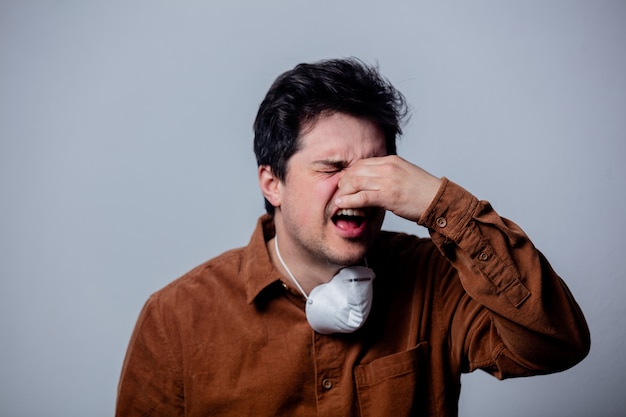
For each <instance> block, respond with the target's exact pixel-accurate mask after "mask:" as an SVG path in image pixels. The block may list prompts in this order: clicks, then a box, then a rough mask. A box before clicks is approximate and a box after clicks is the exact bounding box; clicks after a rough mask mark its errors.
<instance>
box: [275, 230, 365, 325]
mask: <svg viewBox="0 0 626 417" xmlns="http://www.w3.org/2000/svg"><path fill="white" fill-rule="evenodd" d="M274 248H275V250H276V255H277V257H278V260H279V261H280V263H281V264H282V266H283V267H284V268H285V270H286V271H287V274H288V275H289V277H290V278H291V279H292V281H293V282H294V283H295V284H296V286H297V287H298V289H299V290H300V292H301V293H302V295H304V297H305V298H306V299H307V302H306V308H305V312H306V318H307V321H308V322H309V324H310V325H311V327H312V328H313V330H315V331H316V332H318V333H320V334H332V333H352V332H354V331H356V330H358V329H359V328H361V326H363V324H364V323H365V320H367V317H368V316H369V313H370V310H371V309H372V299H373V296H374V287H373V281H374V278H375V277H376V274H374V271H373V270H371V269H370V268H367V267H364V266H350V267H346V268H343V269H341V270H340V271H339V272H338V273H337V274H336V275H335V276H334V277H333V278H332V279H331V280H330V281H329V282H327V283H325V284H320V285H318V286H317V287H315V288H313V290H312V291H311V294H309V295H308V296H307V295H306V293H305V292H304V290H303V289H302V287H301V286H300V283H299V282H298V280H297V279H296V277H295V276H294V275H293V274H292V273H291V271H290V270H289V268H288V267H287V265H286V264H285V261H283V258H282V256H281V254H280V250H279V249H278V236H276V237H275V238H274ZM366 264H367V263H366Z"/></svg>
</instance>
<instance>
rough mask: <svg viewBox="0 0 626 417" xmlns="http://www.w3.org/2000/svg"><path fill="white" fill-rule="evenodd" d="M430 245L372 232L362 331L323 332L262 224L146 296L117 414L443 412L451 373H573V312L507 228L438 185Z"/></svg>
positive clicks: (452, 393)
mask: <svg viewBox="0 0 626 417" xmlns="http://www.w3.org/2000/svg"><path fill="white" fill-rule="evenodd" d="M419 224H422V225H424V226H426V227H428V229H429V230H430V234H431V239H424V238H417V237H415V236H410V235H407V234H399V233H390V232H381V235H380V237H379V238H378V240H377V242H376V243H375V245H374V246H373V247H372V248H371V250H370V251H369V253H368V255H367V259H368V262H369V266H370V267H371V268H372V269H374V271H375V273H376V280H375V281H374V301H373V308H372V311H371V314H370V316H369V318H368V320H367V322H366V324H365V326H364V327H362V328H361V329H359V330H358V331H357V332H355V333H352V334H343V335H329V336H324V335H320V334H317V333H315V332H314V331H313V330H312V329H311V328H310V327H309V325H308V323H307V321H306V316H305V313H304V298H303V297H302V296H301V295H300V294H298V293H295V292H293V291H291V290H289V289H288V288H287V286H286V285H285V284H284V283H283V282H282V277H281V275H280V273H279V272H278V270H277V269H276V268H275V267H274V266H273V265H272V262H271V261H270V257H269V255H268V253H267V250H266V245H265V243H266V241H267V240H269V239H271V238H272V237H273V234H274V226H273V223H272V221H271V218H269V217H267V216H264V217H262V218H260V219H259V223H258V225H257V228H256V230H255V231H254V234H253V235H252V238H251V240H250V243H249V244H248V246H246V247H244V248H240V249H235V250H232V251H229V252H226V253H224V254H222V255H220V256H218V257H217V258H215V259H212V260H210V261H208V262H206V263H205V264H203V265H201V266H199V267H197V268H195V269H194V270H192V271H190V272H189V273H187V274H186V275H184V276H183V277H181V278H179V279H178V280H176V281H174V282H172V283H171V284H170V285H168V286H167V287H165V288H164V289H162V290H160V291H159V292H157V293H155V294H154V295H152V296H151V297H150V299H149V300H148V302H147V303H146V305H145V306H144V308H143V310H142V312H141V314H140V316H139V319H138V321H137V324H136V327H135V330H134V332H133V335H132V338H131V341H130V344H129V347H128V352H127V355H126V359H125V361H124V366H123V369H122V375H121V379H120V383H119V388H118V400H117V413H116V415H117V416H119V417H133V416H151V417H156V416H168V417H174V416H188V417H192V416H193V417H196V416H203V417H204V416H237V417H241V416H255V417H260V416H333V417H336V416H394V417H399V416H455V415H457V408H458V398H459V391H460V376H461V373H463V372H470V371H473V370H475V369H478V368H481V369H483V370H485V371H487V372H489V373H491V374H493V375H494V376H496V377H498V378H507V377H513V376H522V375H533V374H544V373H549V372H556V371H560V370H564V369H567V368H568V367H570V366H573V365H574V364H576V363H577V362H579V361H580V360H582V358H584V357H585V355H586V354H587V352H588V349H589V344H590V341H589V332H588V328H587V325H586V323H585V319H584V317H583V315H582V313H581V311H580V309H579V308H578V306H577V304H576V302H575V301H574V299H573V298H572V296H571V294H570V292H569V291H568V289H567V287H566V286H565V284H564V283H563V282H562V281H561V280H560V278H559V277H558V276H557V275H556V274H555V273H554V272H553V270H552V269H551V267H550V266H549V264H548V262H547V261H546V260H545V259H544V257H543V256H542V255H541V253H539V252H538V251H537V250H536V249H535V248H534V246H533V245H532V243H531V242H530V241H529V240H528V238H527V237H526V235H525V234H524V233H523V232H522V230H521V229H520V228H519V227H518V226H517V225H515V224H514V223H512V222H510V221H508V220H506V219H503V218H501V217H500V216H499V215H498V214H497V213H496V212H495V211H494V210H493V209H492V208H491V206H490V205H489V204H488V203H487V202H484V201H478V200H477V199H476V198H475V197H474V196H473V195H471V194H470V193H468V192H467V191H465V190H464V189H463V188H461V187H459V186H458V185H456V184H454V183H452V182H449V181H447V180H445V179H444V184H443V185H442V187H441V188H440V190H439V193H438V195H437V197H436V198H435V200H434V201H433V203H432V204H431V206H430V207H429V209H428V210H427V212H426V213H425V214H424V215H423V217H422V219H420V221H419Z"/></svg>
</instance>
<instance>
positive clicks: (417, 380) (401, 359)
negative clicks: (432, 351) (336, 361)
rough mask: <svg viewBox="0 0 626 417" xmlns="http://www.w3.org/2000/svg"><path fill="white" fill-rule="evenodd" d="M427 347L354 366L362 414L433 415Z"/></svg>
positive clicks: (395, 415) (395, 416)
mask: <svg viewBox="0 0 626 417" xmlns="http://www.w3.org/2000/svg"><path fill="white" fill-rule="evenodd" d="M428 357H429V347H428V343H427V342H422V343H420V344H418V345H417V346H415V347H414V348H412V349H410V350H408V351H404V352H398V353H394V354H392V355H389V356H384V357H382V358H379V359H376V360H373V361H372V362H370V363H368V364H365V365H359V366H357V367H355V369H354V377H355V381H356V386H357V396H358V401H359V408H360V413H361V416H362V417H374V416H381V417H382V416H394V417H402V416H428V415H432V411H433V410H432V405H433V403H432V401H431V390H430V377H429V372H428V371H429V366H428V364H429V361H428Z"/></svg>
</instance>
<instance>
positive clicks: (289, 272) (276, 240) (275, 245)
mask: <svg viewBox="0 0 626 417" xmlns="http://www.w3.org/2000/svg"><path fill="white" fill-rule="evenodd" d="M274 248H275V249H276V256H278V260H279V261H280V263H281V264H282V266H283V268H285V271H287V274H288V275H289V277H290V278H291V280H292V281H293V282H294V284H296V287H298V289H299V290H300V292H301V293H302V295H304V298H306V299H307V300H308V299H309V296H308V295H306V293H305V292H304V290H303V289H302V287H301V286H300V283H299V282H298V280H297V279H296V277H294V276H293V274H292V273H291V271H290V270H289V268H287V265H286V264H285V261H283V257H282V256H280V251H279V250H278V235H276V236H274Z"/></svg>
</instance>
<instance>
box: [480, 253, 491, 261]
mask: <svg viewBox="0 0 626 417" xmlns="http://www.w3.org/2000/svg"><path fill="white" fill-rule="evenodd" d="M478 259H480V260H481V261H486V260H487V259H489V255H487V254H486V253H485V252H482V253H481V254H480V255H478Z"/></svg>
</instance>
